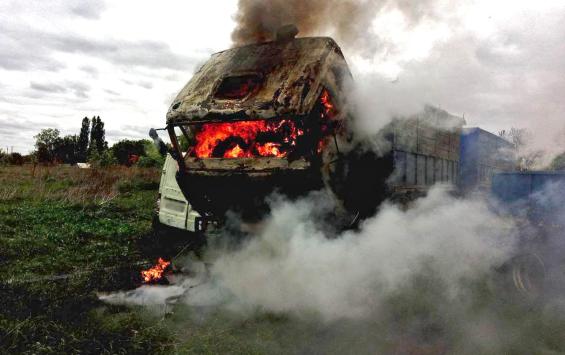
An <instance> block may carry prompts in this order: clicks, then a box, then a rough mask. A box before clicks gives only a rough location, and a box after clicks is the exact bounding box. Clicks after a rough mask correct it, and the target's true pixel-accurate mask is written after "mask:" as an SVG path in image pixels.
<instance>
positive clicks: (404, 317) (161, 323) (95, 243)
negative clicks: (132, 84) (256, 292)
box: [0, 166, 565, 354]
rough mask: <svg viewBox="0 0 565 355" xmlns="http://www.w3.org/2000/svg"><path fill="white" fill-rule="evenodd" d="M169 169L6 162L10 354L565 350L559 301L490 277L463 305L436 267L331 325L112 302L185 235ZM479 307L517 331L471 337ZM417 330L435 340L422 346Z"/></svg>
mask: <svg viewBox="0 0 565 355" xmlns="http://www.w3.org/2000/svg"><path fill="white" fill-rule="evenodd" d="M159 176H160V172H159V171H158V170H156V169H139V168H121V167H114V168H107V169H103V170H97V169H90V170H81V169H76V168H71V167H61V166H60V167H38V168H37V169H35V170H33V169H32V167H30V166H23V167H0V274H1V275H2V276H0V309H1V311H0V353H11V354H16V353H28V354H38V353H57V354H61V353H63V354H71V353H81V354H99V353H108V354H115V353H197V354H202V353H204V354H217V353H222V354H223V353H235V354H271V353H324V354H326V353H335V354H342V353H383V354H386V353H410V354H434V353H445V349H446V348H451V349H452V350H453V349H455V350H456V351H455V352H453V353H486V354H490V353H492V354H495V353H497V351H501V350H504V353H508V354H523V353H547V354H557V353H563V352H565V338H564V337H563V334H565V322H563V317H562V316H561V315H560V313H556V310H557V311H558V310H559V309H560V308H557V309H551V308H546V307H545V308H544V307H530V306H528V305H526V306H524V305H515V304H511V303H509V302H508V299H507V298H497V297H495V295H494V294H493V293H492V289H491V288H490V287H488V285H487V284H486V283H485V284H482V283H481V284H477V285H472V288H473V291H472V292H469V294H473V295H475V297H474V298H473V299H471V300H469V302H468V303H469V304H468V307H469V309H468V310H466V311H465V312H459V310H457V309H456V307H454V306H453V305H450V302H451V301H449V300H448V299H446V298H445V294H444V293H443V291H442V286H441V284H440V283H439V284H436V283H435V281H434V279H433V277H432V278H430V277H429V276H426V277H423V278H420V277H419V276H418V275H416V277H415V279H414V282H413V284H409V285H407V288H406V289H405V290H398V292H396V293H394V294H391V295H387V296H386V298H384V299H383V300H382V304H383V309H382V310H381V311H380V312H379V315H378V318H369V319H366V320H363V321H347V320H345V321H339V322H337V323H329V324H327V323H323V322H317V321H316V317H308V316H305V317H296V315H284V314H271V313H268V312H260V311H258V312H257V313H256V314H252V315H245V316H241V315H237V314H232V313H230V312H226V311H225V310H222V309H220V308H211V309H205V308H203V309H195V308H193V307H190V306H188V305H184V304H179V305H177V306H175V307H174V310H173V313H172V314H169V315H167V316H166V317H164V316H163V314H162V313H159V312H154V311H152V310H151V309H149V308H146V307H140V306H129V307H125V306H115V305H109V304H106V303H103V302H101V301H100V300H99V299H98V297H97V292H105V291H117V290H128V289H132V288H134V287H136V286H137V285H139V282H140V279H139V271H140V269H141V268H143V266H144V265H146V264H148V263H152V262H154V261H155V260H156V258H157V257H159V256H163V257H165V258H170V257H171V256H173V255H174V254H175V253H176V252H177V251H178V250H179V249H180V248H181V247H182V246H183V243H182V241H181V243H179V242H178V241H174V239H173V240H163V239H158V238H156V236H155V235H154V234H153V231H152V228H151V218H152V213H153V208H154V203H155V199H156V197H157V188H158V182H159ZM470 287H471V286H470ZM375 297H379V295H375ZM475 313H476V314H481V313H482V314H487V315H489V317H492V318H493V319H495V320H496V321H497V322H498V325H497V327H499V328H501V329H502V328H504V329H510V330H511V331H512V332H513V333H512V334H497V333H496V332H495V330H496V329H490V330H489V329H486V330H481V331H484V332H485V339H487V340H488V341H492V342H493V343H497V344H499V347H498V348H495V350H489V345H488V343H485V344H486V345H485V347H481V348H472V347H471V348H469V347H468V345H466V334H468V333H469V329H463V328H462V326H461V323H462V322H461V320H462V319H463V318H464V317H469V316H470V315H474V314H475ZM463 323H464V322H463ZM421 324H425V326H421ZM479 325H480V324H479ZM479 325H477V326H479ZM481 336H482V335H481ZM412 339H419V341H422V339H424V340H425V342H426V343H427V344H428V345H426V346H427V347H421V346H419V345H418V344H417V345H416V346H414V347H413V348H411V346H412V345H411V342H412ZM507 339H511V341H508V340H507ZM458 347H460V348H458ZM398 349H400V350H398ZM402 349H404V350H402ZM457 349H459V350H457ZM469 349H471V351H470V350H469ZM399 351H400V352H399ZM403 351H404V352H403Z"/></svg>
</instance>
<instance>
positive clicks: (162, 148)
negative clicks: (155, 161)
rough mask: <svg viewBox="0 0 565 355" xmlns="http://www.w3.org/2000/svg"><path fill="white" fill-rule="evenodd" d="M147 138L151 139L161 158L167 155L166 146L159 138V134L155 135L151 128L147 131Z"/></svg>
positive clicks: (153, 129) (155, 132)
mask: <svg viewBox="0 0 565 355" xmlns="http://www.w3.org/2000/svg"><path fill="white" fill-rule="evenodd" d="M149 137H151V139H153V144H154V145H155V148H157V151H158V152H159V154H161V155H162V156H165V155H167V153H168V149H167V145H166V144H165V142H163V140H162V139H161V138H160V137H159V134H157V130H156V129H155V128H151V129H150V130H149Z"/></svg>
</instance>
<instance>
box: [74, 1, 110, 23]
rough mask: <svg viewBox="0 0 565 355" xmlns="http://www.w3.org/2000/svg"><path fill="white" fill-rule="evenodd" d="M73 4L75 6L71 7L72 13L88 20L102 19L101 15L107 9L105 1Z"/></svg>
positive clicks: (75, 2) (76, 2)
mask: <svg viewBox="0 0 565 355" xmlns="http://www.w3.org/2000/svg"><path fill="white" fill-rule="evenodd" d="M73 2H74V3H73V4H70V5H69V8H70V12H71V13H72V14H74V15H77V16H80V17H84V18H87V19H98V18H100V14H101V13H102V12H103V11H104V10H105V9H106V4H105V3H104V2H103V1H93V0H88V1H73Z"/></svg>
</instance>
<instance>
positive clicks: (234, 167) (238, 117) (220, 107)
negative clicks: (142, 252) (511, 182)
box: [144, 26, 547, 290]
mask: <svg viewBox="0 0 565 355" xmlns="http://www.w3.org/2000/svg"><path fill="white" fill-rule="evenodd" d="M296 34H297V30H296V28H295V27H293V26H286V27H283V28H282V29H281V30H280V31H279V32H278V34H277V38H276V40H274V41H271V42H265V43H256V44H251V45H246V46H242V47H237V48H232V49H228V50H225V51H222V52H219V53H216V54H213V55H212V57H211V58H210V59H209V60H208V61H207V62H206V63H205V64H204V65H203V66H202V67H201V68H200V70H198V72H196V73H195V74H194V76H193V77H192V79H191V80H190V81H189V82H188V84H186V86H185V87H184V88H183V89H182V90H181V91H180V93H179V94H178V95H177V97H176V98H175V99H174V101H173V103H172V105H171V107H170V108H169V110H168V112H167V126H166V128H165V129H166V130H167V131H168V134H169V137H170V140H171V143H172V149H170V150H168V151H167V149H166V148H165V145H164V144H163V142H162V141H161V140H160V139H159V137H158V136H157V134H156V131H155V130H152V131H151V132H150V135H151V137H152V138H153V139H154V140H155V141H156V143H158V145H159V146H160V149H159V150H160V151H161V152H162V153H167V152H168V154H167V159H166V161H165V165H164V168H163V172H162V178H161V184H160V187H159V203H158V214H157V217H158V219H157V220H156V225H157V226H166V227H167V228H168V227H173V228H174V229H175V230H183V231H189V232H196V233H194V234H193V235H192V236H193V237H194V238H195V239H200V238H201V237H202V236H203V235H205V233H203V232H205V231H206V230H207V228H208V227H209V226H210V225H218V224H219V225H221V224H222V223H223V222H224V221H225V218H226V216H227V214H228V213H229V212H230V211H232V212H235V213H237V214H238V215H239V216H240V217H241V219H242V220H243V221H245V222H251V223H252V222H254V221H258V220H260V219H261V217H262V216H263V215H265V214H266V213H268V205H267V203H266V202H265V201H266V200H267V197H268V196H269V195H270V194H272V193H273V192H277V193H280V194H284V195H286V196H289V197H291V198H292V197H296V196H300V195H304V194H307V193H309V192H310V191H313V190H320V189H326V190H328V191H329V192H330V194H331V195H332V196H333V197H334V198H335V201H336V204H335V205H336V206H337V207H336V213H335V217H336V218H334V221H333V222H334V223H336V224H339V226H340V227H345V228H348V227H352V226H355V225H356V223H357V222H359V221H360V220H362V219H363V218H366V217H369V216H372V215H374V213H375V212H376V210H377V209H378V206H379V205H380V204H381V203H382V202H383V201H384V200H385V199H389V200H392V201H396V202H400V203H403V204H405V203H409V202H410V201H412V200H413V199H414V198H415V197H419V196H422V195H423V194H425V193H426V191H427V190H428V189H429V188H430V187H431V186H432V185H435V184H438V183H441V184H443V185H444V186H451V188H452V189H453V190H454V191H455V192H456V193H466V192H469V191H476V190H477V189H479V190H480V189H482V190H483V191H484V192H486V193H487V195H488V194H490V186H491V184H492V181H493V180H494V181H495V182H496V181H498V180H497V179H496V177H497V176H502V175H500V174H501V173H504V172H509V171H512V170H514V169H515V167H516V164H515V163H516V162H515V157H514V156H513V153H512V145H511V144H510V143H509V142H507V141H506V140H504V139H503V138H501V137H498V136H496V135H494V134H492V133H489V132H487V131H484V130H482V129H480V128H466V129H463V126H464V124H465V121H464V119H463V118H461V117H457V116H454V115H451V114H449V113H448V112H446V111H444V110H441V109H438V108H435V107H431V106H427V107H425V109H424V110H423V111H422V112H421V113H419V114H417V115H415V116H412V117H408V118H403V119H394V120H392V122H391V123H389V124H388V125H386V126H385V127H384V128H383V129H382V130H381V131H380V132H379V133H378V134H377V135H376V136H373V137H369V138H366V137H364V138H360V137H358V136H357V137H356V135H355V134H354V132H353V130H352V126H353V123H354V121H353V120H354V119H355V116H356V115H355V110H354V108H352V107H351V106H350V105H348V104H347V103H348V100H347V95H346V93H347V91H348V89H347V88H348V83H349V82H351V79H352V76H351V73H350V71H349V68H348V65H347V63H346V61H345V59H344V56H343V54H342V52H341V50H340V48H339V47H338V45H337V44H336V43H335V42H334V41H333V40H332V39H331V38H324V37H315V38H295V35H296ZM376 142H377V143H378V144H375V143H376ZM499 185H500V184H499ZM503 185H505V184H503ZM496 186H498V185H496ZM496 186H495V187H496ZM496 192H497V190H496V189H495V190H494V194H493V195H494V196H497V193H496ZM528 223H529V221H528ZM546 234H547V233H546ZM531 255H534V256H535V257H534V258H533V259H532V257H531ZM526 256H527V257H526V259H524V258H522V259H517V260H518V261H517V262H513V263H511V264H510V269H511V270H512V275H513V277H514V284H515V285H516V287H518V288H519V289H521V290H524V289H527V290H531V289H534V288H536V287H535V285H534V283H535V279H539V277H538V276H536V275H539V274H543V272H539V269H540V265H542V262H539V261H538V260H541V259H539V258H538V257H537V254H533V253H529V254H526ZM523 260H526V261H527V263H526V264H528V265H529V264H531V263H532V262H531V260H534V262H533V264H534V266H533V267H531V266H527V267H525V266H524V263H525V262H524V261H523ZM163 265H164V263H162V262H159V264H158V265H157V266H156V267H155V268H153V269H151V271H153V272H156V273H162V272H163V271H164V269H165V268H166V267H167V265H165V266H164V267H163ZM542 269H543V268H542ZM532 270H534V271H532ZM530 274H532V275H534V276H531V275H530ZM151 275H152V274H151ZM151 275H149V276H148V275H144V278H146V277H150V276H151ZM524 280H526V281H527V282H526V281H524ZM525 284H528V285H529V284H532V285H533V286H532V285H530V286H528V287H526V286H524V285H525Z"/></svg>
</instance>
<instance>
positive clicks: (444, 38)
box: [0, 0, 565, 153]
mask: <svg viewBox="0 0 565 355" xmlns="http://www.w3.org/2000/svg"><path fill="white" fill-rule="evenodd" d="M388 2H389V3H390V4H391V5H390V6H385V7H384V8H383V9H381V10H379V12H378V13H376V14H375V19H374V20H373V22H372V24H371V26H370V28H367V31H366V33H365V37H366V38H368V40H367V41H362V42H359V43H356V44H355V45H353V44H351V43H340V45H341V46H342V48H343V49H344V52H345V55H346V57H347V59H348V61H349V63H350V65H351V66H352V68H353V71H354V73H355V76H356V78H357V79H358V80H367V81H372V80H374V81H379V82H384V83H387V84H385V85H384V87H383V85H382V84H379V85H377V86H375V87H376V88H378V89H379V90H382V91H383V93H382V95H381V93H379V92H375V96H374V100H375V102H377V103H380V102H382V104H383V105H388V104H390V103H391V102H392V103H394V104H393V105H403V104H404V98H406V102H428V103H431V104H435V105H438V106H441V107H442V108H445V109H447V110H448V111H450V112H452V113H454V114H458V115H465V118H466V120H467V122H468V124H469V125H470V126H477V125H480V126H483V127H485V128H487V129H489V130H492V131H497V130H499V129H502V128H509V127H512V126H514V127H526V128H530V129H531V130H532V131H534V133H535V134H536V136H537V137H538V139H537V142H538V143H539V144H545V146H552V147H554V148H555V147H560V148H563V149H565V115H563V113H564V112H565V104H564V103H563V97H564V93H565V1H562V0H556V1H550V0H545V1H544V0H538V1H530V0H527V1H526V0H523V1H521V0H514V1H505V0H498V1H494V0H476V1H446V0H425V1H420V2H418V4H417V6H414V5H410V4H411V3H413V2H412V1H407V0H398V1H392V0H390V1H388ZM236 9H237V1H236V0H226V1H208V2H206V1H199V2H196V1H160V2H148V1H146V2H143V1H126V0H121V1H113V2H109V1H103V0H93V1H91V0H88V1H87V0H83V1H79V0H77V1H30V0H27V1H11V0H2V1H1V2H0V146H1V147H3V148H5V147H6V146H10V147H11V146H13V147H14V150H15V151H19V152H22V153H27V152H29V151H30V150H32V149H33V141H34V140H33V135H34V134H36V133H37V132H38V131H39V130H40V129H42V128H48V127H53V128H58V129H59V130H61V132H62V133H63V134H76V133H78V131H79V129H80V123H81V119H82V118H83V117H84V116H89V117H91V116H93V115H99V116H100V117H101V118H102V119H103V120H104V122H105V123H106V136H107V139H108V140H109V141H110V143H113V142H115V141H117V140H119V139H122V138H145V137H146V136H147V131H148V129H149V128H150V127H162V126H163V125H164V122H165V113H166V111H167V108H168V106H169V104H170V102H171V101H172V99H173V97H174V95H175V94H176V92H177V91H179V90H180V89H181V88H182V86H183V85H184V84H185V83H186V82H187V81H188V80H189V79H190V77H191V75H192V73H193V71H194V70H195V67H197V66H198V65H199V64H201V63H202V62H203V61H204V60H206V58H208V56H209V55H210V54H211V53H213V52H215V51H219V50H222V49H225V48H228V47H230V45H231V40H230V35H231V32H232V30H233V28H234V26H235V23H234V20H233V15H234V13H235V12H236ZM329 21H330V22H331V19H329ZM316 34H319V35H332V29H331V28H328V29H320V33H316ZM338 40H339V38H338ZM368 74H370V75H368ZM369 87H370V85H369ZM388 101H390V102H388ZM540 137H543V139H541V138H540Z"/></svg>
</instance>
